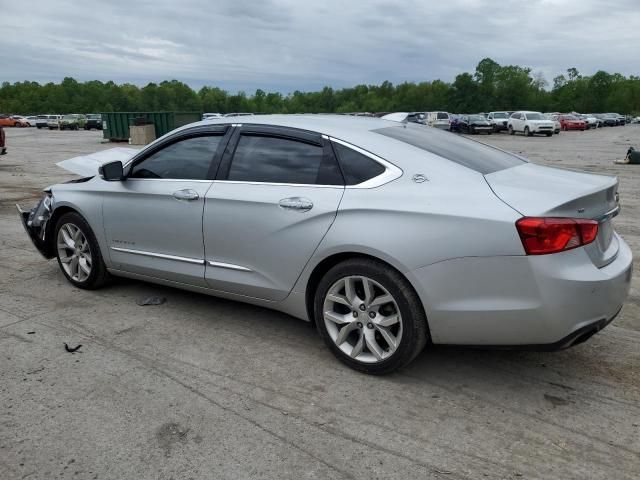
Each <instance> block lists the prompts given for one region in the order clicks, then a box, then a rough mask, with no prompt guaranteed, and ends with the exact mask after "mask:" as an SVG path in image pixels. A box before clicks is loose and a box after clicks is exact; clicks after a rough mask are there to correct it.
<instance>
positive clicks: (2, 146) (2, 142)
mask: <svg viewBox="0 0 640 480" xmlns="http://www.w3.org/2000/svg"><path fill="white" fill-rule="evenodd" d="M6 142H7V139H6V137H5V134H4V128H2V125H0V155H6V154H7V143H6Z"/></svg>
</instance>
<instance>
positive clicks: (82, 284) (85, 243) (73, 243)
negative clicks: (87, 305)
mask: <svg viewBox="0 0 640 480" xmlns="http://www.w3.org/2000/svg"><path fill="white" fill-rule="evenodd" d="M53 238H55V242H56V257H57V258H58V265H59V266H60V269H61V270H62V273H64V276H65V277H67V280H69V282H71V283H72V284H73V285H74V286H76V287H78V288H84V289H89V290H92V289H96V288H100V287H101V286H103V285H104V284H105V283H106V282H107V280H108V276H109V274H108V272H107V267H106V266H105V264H104V261H103V259H102V254H101V253H100V247H99V246H98V241H97V240H96V237H95V235H94V234H93V231H92V230H91V227H89V224H88V223H87V222H86V220H85V219H84V218H82V216H81V215H79V214H77V213H75V212H70V213H66V214H64V215H62V216H61V217H60V219H59V220H58V222H57V223H56V228H55V236H54V237H53Z"/></svg>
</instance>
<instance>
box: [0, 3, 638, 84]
mask: <svg viewBox="0 0 640 480" xmlns="http://www.w3.org/2000/svg"><path fill="white" fill-rule="evenodd" d="M1 10H2V15H1V16H0V27H1V28H2V31H3V32H4V33H3V41H2V42H1V43H0V81H22V80H36V81H42V82H46V81H60V80H61V79H62V78H63V77H65V76H72V77H75V78H76V79H78V80H90V79H99V80H115V81H117V82H132V83H139V84H144V83H147V82H149V81H155V82H157V81H160V80H165V79H173V78H176V79H179V80H182V81H186V82H187V83H189V84H190V85H192V86H194V87H196V88H197V87H199V86H202V85H217V86H221V87H223V88H226V89H228V90H231V91H238V90H247V91H250V92H251V91H253V90H255V89H256V88H263V89H267V90H277V91H281V92H284V93H287V92H291V91H293V90H312V89H318V88H321V87H322V86H324V85H331V86H334V87H343V86H350V85H354V84H358V83H380V82H382V81H384V80H391V81H392V82H402V81H424V80H434V79H437V78H440V79H443V80H447V81H451V80H453V78H454V77H455V75H457V74H458V73H461V72H464V71H473V69H474V68H475V65H476V64H477V63H478V61H479V60H481V59H482V58H484V57H491V58H493V59H494V60H496V61H497V62H498V63H500V64H517V65H522V66H528V67H530V68H532V70H533V71H534V72H538V71H539V72H542V73H543V74H544V75H545V77H546V79H547V80H548V81H549V82H551V80H552V78H553V76H555V75H557V74H559V73H563V72H564V71H565V70H566V68H568V67H572V66H575V67H577V68H578V70H580V71H581V72H582V73H584V74H592V73H594V72H595V71H597V70H599V69H604V70H607V71H610V72H620V73H623V74H625V75H629V74H638V72H637V66H636V65H635V64H634V63H633V61H634V60H635V59H636V58H637V45H638V40H640V38H639V37H640V35H639V34H638V33H637V26H638V25H640V9H639V8H637V3H636V0H619V1H617V2H614V3H613V4H611V3H607V2H602V1H600V0H528V1H527V2H522V1H520V0H503V1H502V2H495V1H492V0H487V1H481V0H447V1H446V2H425V1H420V0H404V1H401V2H400V1H391V0H373V1H364V0H363V1H355V0H352V1H346V0H325V1H323V2H316V3H312V2H300V1H297V0H263V1H260V2H257V1H253V0H229V1H219V2H209V1H206V0H181V1H180V2H175V1H165V0H138V1H124V0H112V1H109V2H104V1H100V2H98V1H87V2H84V3H78V2H73V1H70V0H57V1H56V2H49V1H45V0H31V1H30V2H3V5H2V8H1Z"/></svg>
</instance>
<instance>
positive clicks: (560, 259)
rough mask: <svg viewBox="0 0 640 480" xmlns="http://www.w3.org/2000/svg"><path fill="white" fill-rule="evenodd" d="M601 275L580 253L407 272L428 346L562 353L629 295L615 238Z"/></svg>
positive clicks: (626, 254) (625, 256)
mask: <svg viewBox="0 0 640 480" xmlns="http://www.w3.org/2000/svg"><path fill="white" fill-rule="evenodd" d="M619 242H620V248H619V251H618V254H617V257H616V259H615V260H614V261H613V262H611V263H610V264H608V265H607V266H605V267H603V268H597V267H595V266H594V265H593V263H592V262H591V260H590V258H589V256H588V254H587V252H586V251H585V250H584V249H583V248H579V249H574V250H570V251H567V252H563V253H559V254H554V255H540V256H504V257H468V258H459V259H453V260H449V261H446V262H440V263H437V264H434V265H430V266H427V267H423V268H420V269H418V270H414V271H413V272H411V273H412V275H413V277H414V281H415V283H414V284H415V285H417V290H418V292H419V294H420V296H421V298H422V299H423V302H424V305H425V310H426V312H427V318H428V319H429V327H430V329H431V336H432V338H433V342H434V343H441V344H462V345H477V346H503V347H506V346H509V347H512V346H519V347H521V348H536V349H557V348H565V347H567V346H570V345H573V344H575V343H576V342H577V341H579V340H582V339H583V337H584V336H585V335H587V334H588V335H591V334H592V333H595V332H596V331H598V330H600V329H601V328H603V327H604V326H605V325H606V324H607V323H608V322H609V321H611V320H612V319H613V318H614V317H615V315H616V314H617V312H618V311H619V310H620V309H621V308H622V305H623V303H624V301H625V300H626V298H627V295H628V293H629V288H630V284H631V274H632V254H631V250H630V249H629V247H628V246H627V244H626V243H625V242H624V241H623V240H622V239H621V238H619Z"/></svg>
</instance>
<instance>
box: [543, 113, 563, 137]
mask: <svg viewBox="0 0 640 480" xmlns="http://www.w3.org/2000/svg"><path fill="white" fill-rule="evenodd" d="M544 116H545V117H547V119H548V120H551V121H552V122H553V133H555V134H556V135H559V134H560V130H562V125H561V124H560V120H559V119H558V115H555V114H553V115H551V114H548V113H545V114H544Z"/></svg>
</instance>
